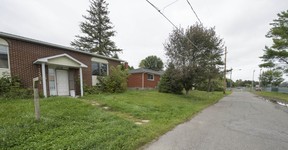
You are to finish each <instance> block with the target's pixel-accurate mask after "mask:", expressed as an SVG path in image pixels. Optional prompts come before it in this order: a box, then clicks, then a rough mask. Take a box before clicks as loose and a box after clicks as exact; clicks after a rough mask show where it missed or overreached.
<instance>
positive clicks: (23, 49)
mask: <svg viewBox="0 0 288 150" xmlns="http://www.w3.org/2000/svg"><path fill="white" fill-rule="evenodd" d="M122 63H126V62H125V61H124V60H120V59H115V58H109V57H106V56H102V55H98V54H93V53H89V52H84V51H79V50H76V49H73V48H70V47H65V46H61V45H56V44H52V43H47V42H43V41H39V40H35V39H31V38H26V37H22V36H18V35H13V34H9V33H4V32H0V77H1V76H2V75H3V73H6V74H9V75H11V76H17V77H19V79H20V81H21V83H22V85H23V86H24V87H25V88H33V81H36V80H38V82H37V83H38V84H37V85H38V86H37V88H38V89H39V91H41V92H42V93H43V95H44V96H45V97H47V96H53V95H67V96H68V95H70V96H74V95H75V93H76V95H80V96H83V86H84V85H87V86H93V85H96V83H97V76H103V75H104V76H105V75H109V70H110V68H111V67H112V66H117V65H120V64H122Z"/></svg>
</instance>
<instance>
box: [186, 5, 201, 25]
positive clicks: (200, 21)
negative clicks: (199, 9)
mask: <svg viewBox="0 0 288 150" xmlns="http://www.w3.org/2000/svg"><path fill="white" fill-rule="evenodd" d="M186 1H187V3H188V5H189V6H190V8H191V10H192V11H193V13H194V14H195V16H196V18H197V19H198V21H199V22H200V24H202V22H201V20H200V18H199V17H198V15H197V13H196V12H195V10H194V9H193V7H192V5H191V3H190V2H189V0H186Z"/></svg>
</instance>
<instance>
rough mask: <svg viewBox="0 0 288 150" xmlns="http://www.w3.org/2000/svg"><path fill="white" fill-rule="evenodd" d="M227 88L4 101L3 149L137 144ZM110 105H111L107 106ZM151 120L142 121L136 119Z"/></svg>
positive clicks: (0, 116) (0, 113) (1, 122)
mask: <svg viewBox="0 0 288 150" xmlns="http://www.w3.org/2000/svg"><path fill="white" fill-rule="evenodd" d="M222 97H223V94H222V93H220V92H219V93H217V92H215V93H206V92H199V91H193V92H191V94H190V95H188V96H186V95H172V94H164V93H158V92H156V91H128V92H126V93H122V94H99V95H89V96H86V97H83V98H80V99H74V98H68V97H51V98H48V99H45V100H43V99H42V100H41V101H40V107H41V121H40V122H36V121H34V106H33V100H10V101H8V100H4V101H3V100H2V101H0V108H1V109H0V149H137V148H139V147H141V146H143V145H144V144H145V143H147V142H150V141H151V140H153V139H155V138H157V137H159V136H160V135H162V134H163V133H165V132H167V131H169V130H171V129H172V128H173V127H175V126H176V125H177V124H179V123H182V122H184V121H186V120H188V119H190V118H191V117H192V116H193V115H194V114H195V113H197V112H199V111H201V110H203V109H204V108H206V107H207V106H209V105H211V104H213V103H216V102H217V101H218V100H219V99H221V98H222ZM104 107H108V109H104ZM141 120H149V122H148V123H144V124H142V125H136V124H135V122H141Z"/></svg>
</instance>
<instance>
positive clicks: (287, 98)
mask: <svg viewBox="0 0 288 150" xmlns="http://www.w3.org/2000/svg"><path fill="white" fill-rule="evenodd" d="M254 93H255V94H257V95H259V96H262V97H265V98H267V99H277V100H280V101H285V102H288V94H286V93H278V92H262V91H261V92H254Z"/></svg>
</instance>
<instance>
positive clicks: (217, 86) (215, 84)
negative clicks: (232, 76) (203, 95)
mask: <svg viewBox="0 0 288 150" xmlns="http://www.w3.org/2000/svg"><path fill="white" fill-rule="evenodd" d="M222 82H223V81H221V80H213V81H211V91H208V92H213V91H223V83H222ZM196 89H197V90H199V91H207V89H208V82H207V81H205V82H202V83H201V84H199V85H197V87H196Z"/></svg>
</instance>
